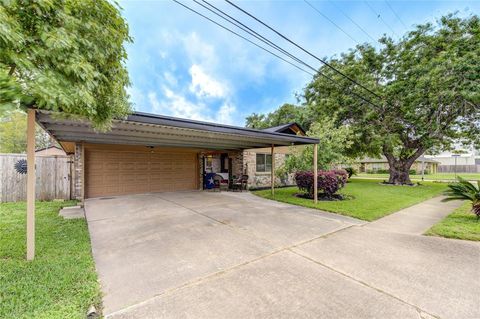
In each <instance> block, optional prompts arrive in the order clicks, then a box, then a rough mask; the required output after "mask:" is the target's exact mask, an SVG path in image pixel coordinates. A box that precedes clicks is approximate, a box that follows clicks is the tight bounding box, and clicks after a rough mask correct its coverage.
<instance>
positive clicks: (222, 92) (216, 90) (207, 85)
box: [189, 64, 228, 98]
mask: <svg viewBox="0 0 480 319" xmlns="http://www.w3.org/2000/svg"><path fill="white" fill-rule="evenodd" d="M189 73H190V76H191V77H192V82H191V84H190V91H191V92H192V93H194V94H195V95H196V96H197V97H216V98H225V97H226V96H227V91H228V90H227V86H226V85H225V84H223V83H221V82H219V81H217V80H215V79H213V78H212V77H211V76H209V75H208V74H207V73H205V71H204V70H203V68H202V67H201V66H200V65H197V64H194V65H192V66H191V67H190V69H189Z"/></svg>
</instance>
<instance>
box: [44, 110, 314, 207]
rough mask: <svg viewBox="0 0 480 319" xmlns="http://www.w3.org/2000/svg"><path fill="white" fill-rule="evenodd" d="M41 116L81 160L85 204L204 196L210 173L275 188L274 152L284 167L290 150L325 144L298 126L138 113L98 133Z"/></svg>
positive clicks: (77, 173)
mask: <svg viewBox="0 0 480 319" xmlns="http://www.w3.org/2000/svg"><path fill="white" fill-rule="evenodd" d="M36 113H37V114H36V121H37V123H39V124H40V126H41V127H43V128H44V129H45V130H47V131H48V132H49V133H50V134H51V135H52V136H53V137H54V138H55V139H56V141H57V142H58V143H59V144H60V146H61V147H62V148H63V150H65V152H66V153H67V154H74V167H75V168H74V172H73V185H74V186H73V194H74V196H73V197H74V198H77V199H84V198H90V197H105V196H114V195H125V194H137V193H147V192H165V191H183V190H195V189H202V188H203V185H204V181H203V179H204V172H209V171H212V172H216V173H220V174H222V175H224V176H226V177H228V176H229V175H232V176H233V175H236V176H241V175H243V174H248V175H251V176H250V182H251V183H252V185H250V186H256V185H257V184H262V185H265V184H266V181H267V179H268V184H270V175H269V174H271V173H269V172H267V170H268V169H269V162H270V160H269V158H268V154H271V151H272V147H273V149H274V154H275V155H274V156H275V162H276V163H277V160H278V163H280V161H281V158H283V159H284V158H285V156H286V153H285V152H286V151H284V149H288V147H289V146H292V145H307V144H318V142H319V140H318V139H316V138H310V137H306V136H303V135H304V132H303V130H301V128H300V127H299V126H298V125H297V124H295V123H292V124H288V125H286V126H281V127H277V128H269V129H266V130H256V129H249V128H243V127H236V126H230V125H223V124H216V123H207V122H200V121H193V120H187V119H180V118H174V117H168V116H161V115H155V114H148V113H140V112H135V113H133V114H132V115H130V116H128V117H127V118H126V119H123V120H114V121H113V122H112V128H111V130H110V131H107V132H98V131H95V130H94V129H93V128H92V127H91V125H90V123H88V122H85V121H75V120H72V119H67V118H60V117H55V116H54V114H53V113H52V112H48V111H43V110H37V111H36ZM267 153H268V154H267ZM253 154H255V155H253ZM260 154H265V155H260ZM257 155H258V157H257ZM257 160H258V161H257ZM277 165H278V166H279V164H277ZM278 166H277V167H278ZM252 169H254V171H252ZM260 175H261V176H262V178H260V177H259V176H260Z"/></svg>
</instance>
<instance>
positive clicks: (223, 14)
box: [193, 0, 379, 107]
mask: <svg viewBox="0 0 480 319" xmlns="http://www.w3.org/2000/svg"><path fill="white" fill-rule="evenodd" d="M193 1H194V2H195V3H197V4H200V5H201V6H202V7H204V8H206V9H207V10H209V11H210V12H212V13H214V14H215V15H217V16H219V17H220V18H222V19H224V20H226V21H227V22H229V23H231V24H233V25H234V26H236V27H237V28H240V29H241V30H242V31H244V32H246V33H248V34H250V35H252V36H254V37H255V38H257V39H259V40H260V41H262V42H263V43H265V44H267V45H268V46H270V47H272V48H274V49H275V50H277V51H280V52H281V53H283V54H285V55H286V56H288V57H289V58H291V59H293V60H295V61H297V62H298V63H300V64H303V65H305V66H306V67H308V68H309V69H311V70H313V71H314V72H316V73H318V74H319V75H321V76H323V77H325V78H326V79H328V80H329V81H331V82H333V83H334V84H335V85H336V86H337V87H339V85H338V83H337V82H336V81H335V80H334V79H332V78H331V77H329V76H327V75H325V74H324V73H322V72H320V71H319V70H317V69H315V68H314V67H312V66H311V65H310V64H308V63H306V62H305V61H303V60H301V59H299V58H298V57H296V56H295V55H293V54H292V53H290V52H288V51H287V50H285V49H283V48H282V47H280V46H278V45H277V44H275V43H273V42H272V41H270V40H269V39H267V38H266V37H264V36H263V35H261V34H259V33H258V32H256V31H255V30H253V29H251V28H250V27H248V26H247V25H245V24H244V23H242V22H241V21H239V20H237V19H235V18H234V17H232V16H231V15H229V14H227V13H226V12H224V11H222V10H221V9H219V8H217V7H216V6H214V5H213V4H211V3H209V2H208V1H206V0H202V2H204V3H206V4H207V5H208V6H209V7H211V8H213V9H214V10H215V11H213V10H212V9H210V8H208V7H206V6H204V5H202V4H201V3H199V2H198V1H197V0H193ZM226 17H228V19H227V18H226ZM229 19H230V20H229ZM348 92H349V93H351V94H352V95H355V96H356V97H358V98H359V99H361V100H362V101H364V102H367V103H369V104H371V105H373V106H375V107H379V106H378V105H376V104H375V103H373V102H371V101H370V100H368V99H366V98H364V97H363V96H361V95H360V94H357V93H355V92H353V91H352V90H351V89H348Z"/></svg>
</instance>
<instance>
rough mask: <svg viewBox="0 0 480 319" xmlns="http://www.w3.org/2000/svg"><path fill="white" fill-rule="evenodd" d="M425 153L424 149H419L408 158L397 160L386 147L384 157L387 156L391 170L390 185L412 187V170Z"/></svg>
mask: <svg viewBox="0 0 480 319" xmlns="http://www.w3.org/2000/svg"><path fill="white" fill-rule="evenodd" d="M424 151H425V149H424V148H423V147H419V148H417V149H416V151H415V152H413V154H412V155H411V156H410V157H408V158H395V156H393V154H391V153H390V152H388V151H387V148H386V147H384V152H383V155H385V157H386V158H387V160H388V165H389V168H390V177H389V179H388V183H390V184H393V185H412V181H411V180H410V174H409V171H410V168H411V167H412V165H413V163H414V162H415V160H416V159H417V158H419V157H420V155H422V154H423V152H424Z"/></svg>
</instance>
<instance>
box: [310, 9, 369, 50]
mask: <svg viewBox="0 0 480 319" xmlns="http://www.w3.org/2000/svg"><path fill="white" fill-rule="evenodd" d="M303 1H304V2H305V3H306V4H308V5H309V6H310V7H311V8H312V9H313V10H315V11H317V12H318V14H320V15H321V16H322V17H324V18H325V19H327V20H328V21H329V22H330V23H331V24H333V25H334V26H335V27H337V29H338V30H340V31H342V32H343V33H344V34H345V35H346V36H347V37H349V38H350V39H352V40H353V41H354V42H355V43H359V42H358V41H357V40H356V39H355V38H354V37H352V36H351V35H350V34H349V33H347V31H345V30H343V28H342V27H340V26H339V25H338V24H336V23H335V21H333V20H332V19H330V18H329V17H328V16H327V15H326V14H324V13H322V12H321V11H320V10H318V9H317V8H316V7H315V6H314V5H313V4H311V3H310V2H309V1H307V0H303Z"/></svg>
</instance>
